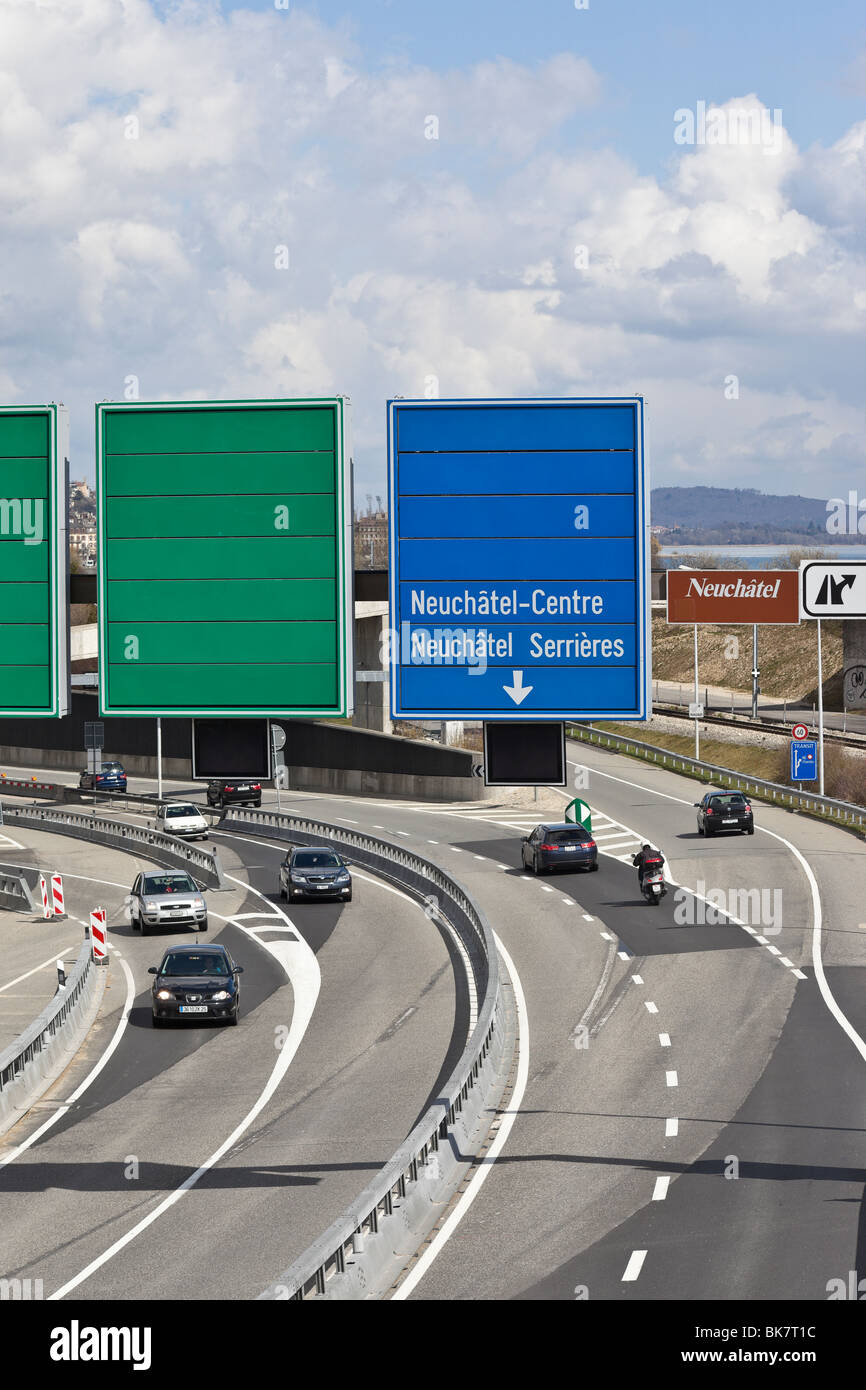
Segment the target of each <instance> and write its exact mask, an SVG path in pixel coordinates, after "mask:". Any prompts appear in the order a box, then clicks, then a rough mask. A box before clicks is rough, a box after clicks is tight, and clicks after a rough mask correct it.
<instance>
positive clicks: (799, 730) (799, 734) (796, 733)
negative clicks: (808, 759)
mask: <svg viewBox="0 0 866 1390" xmlns="http://www.w3.org/2000/svg"><path fill="white" fill-rule="evenodd" d="M791 736H792V738H808V737H809V730H808V729H807V728H806V725H805V724H795V725H794V727H793V729H792V730H791Z"/></svg>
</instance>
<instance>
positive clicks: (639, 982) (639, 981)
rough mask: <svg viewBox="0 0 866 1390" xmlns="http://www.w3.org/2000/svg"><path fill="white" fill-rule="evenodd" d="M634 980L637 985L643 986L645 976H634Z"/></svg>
mask: <svg viewBox="0 0 866 1390" xmlns="http://www.w3.org/2000/svg"><path fill="white" fill-rule="evenodd" d="M632 979H633V980H634V982H635V984H636V985H642V984H643V975H632Z"/></svg>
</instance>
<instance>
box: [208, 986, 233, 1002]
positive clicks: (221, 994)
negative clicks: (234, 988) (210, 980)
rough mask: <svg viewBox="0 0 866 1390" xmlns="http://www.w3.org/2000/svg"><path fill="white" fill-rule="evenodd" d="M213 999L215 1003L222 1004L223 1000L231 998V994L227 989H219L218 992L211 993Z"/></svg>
mask: <svg viewBox="0 0 866 1390" xmlns="http://www.w3.org/2000/svg"><path fill="white" fill-rule="evenodd" d="M211 999H212V1000H213V1002H214V1003H215V1004H222V1002H223V1000H225V999H231V994H230V993H229V991H228V990H227V989H218V990H217V992H216V994H212V995H211Z"/></svg>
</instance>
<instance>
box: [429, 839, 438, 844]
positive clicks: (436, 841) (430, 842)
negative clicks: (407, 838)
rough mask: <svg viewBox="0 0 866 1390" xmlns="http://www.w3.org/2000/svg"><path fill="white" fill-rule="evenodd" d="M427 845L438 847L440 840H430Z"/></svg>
mask: <svg viewBox="0 0 866 1390" xmlns="http://www.w3.org/2000/svg"><path fill="white" fill-rule="evenodd" d="M427 843H428V845H438V843H439V841H438V840H428V841H427Z"/></svg>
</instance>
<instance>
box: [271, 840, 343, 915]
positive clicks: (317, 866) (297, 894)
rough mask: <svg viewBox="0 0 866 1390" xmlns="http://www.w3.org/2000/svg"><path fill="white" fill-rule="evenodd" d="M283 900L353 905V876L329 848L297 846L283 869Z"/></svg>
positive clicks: (281, 880) (281, 893) (290, 853)
mask: <svg viewBox="0 0 866 1390" xmlns="http://www.w3.org/2000/svg"><path fill="white" fill-rule="evenodd" d="M280 897H281V898H288V899H290V900H291V899H292V898H294V899H296V900H297V899H299V898H338V899H339V900H340V902H344V903H350V902H351V901H352V875H351V874H350V873H349V870H348V868H347V867H346V865H345V864H344V862H343V860H342V859H341V857H340V855H339V854H338V853H337V851H336V850H335V849H331V847H330V846H329V845H295V846H294V848H293V849H290V850H289V852H288V854H287V855H286V857H285V859H284V860H283V862H282V864H281V865H280Z"/></svg>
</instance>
